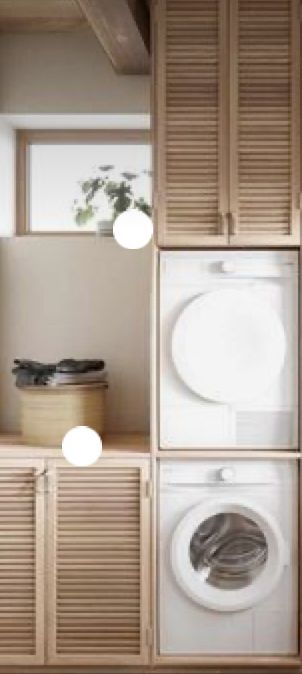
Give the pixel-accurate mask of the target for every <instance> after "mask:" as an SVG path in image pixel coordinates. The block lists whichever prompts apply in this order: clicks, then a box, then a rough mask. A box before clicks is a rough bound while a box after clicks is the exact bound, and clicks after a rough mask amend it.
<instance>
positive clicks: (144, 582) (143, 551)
mask: <svg viewBox="0 0 302 674" xmlns="http://www.w3.org/2000/svg"><path fill="white" fill-rule="evenodd" d="M149 481H150V469H149V462H148V461H143V462H141V464H140V585H141V587H140V620H141V635H140V637H141V662H142V664H148V662H149V654H150V644H149V641H148V634H149V633H150V631H151V615H150V495H149V490H148V489H147V486H148V485H150V482H149Z"/></svg>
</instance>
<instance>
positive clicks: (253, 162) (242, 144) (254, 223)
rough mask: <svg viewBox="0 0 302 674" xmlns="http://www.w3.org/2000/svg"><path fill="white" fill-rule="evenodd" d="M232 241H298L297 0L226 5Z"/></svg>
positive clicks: (243, 1) (245, 0) (271, 243)
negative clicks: (229, 94)
mask: <svg viewBox="0 0 302 674" xmlns="http://www.w3.org/2000/svg"><path fill="white" fill-rule="evenodd" d="M230 12H231V16H230V50H231V51H230V56H231V67H230V82H231V98H230V103H231V114H230V124H231V141H230V191H231V195H230V202H231V203H230V211H231V214H232V215H231V222H230V233H231V238H230V243H231V244H234V245H260V246H261V245H263V246H274V245H276V246H282V245H284V246H286V245H297V244H299V241H300V238H299V237H300V211H299V208H300V203H299V201H300V184H299V152H300V140H299V96H300V94H299V77H300V75H299V59H300V55H299V33H300V22H299V2H298V0H230Z"/></svg>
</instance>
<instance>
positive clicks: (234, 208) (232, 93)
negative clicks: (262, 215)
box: [228, 0, 238, 240]
mask: <svg viewBox="0 0 302 674" xmlns="http://www.w3.org/2000/svg"><path fill="white" fill-rule="evenodd" d="M229 8H230V14H229V21H230V31H229V39H230V42H229V69H230V75H229V105H228V109H229V139H230V141H229V142H230V151H229V166H228V169H229V176H230V185H229V189H230V207H229V232H228V234H229V240H230V236H231V235H232V234H234V233H235V232H234V225H235V226H236V223H237V221H238V0H230V5H229Z"/></svg>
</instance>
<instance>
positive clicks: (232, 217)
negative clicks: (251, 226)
mask: <svg viewBox="0 0 302 674" xmlns="http://www.w3.org/2000/svg"><path fill="white" fill-rule="evenodd" d="M237 224H238V223H237V215H236V214H235V213H229V234H230V236H236V234H237V232H238V227H237Z"/></svg>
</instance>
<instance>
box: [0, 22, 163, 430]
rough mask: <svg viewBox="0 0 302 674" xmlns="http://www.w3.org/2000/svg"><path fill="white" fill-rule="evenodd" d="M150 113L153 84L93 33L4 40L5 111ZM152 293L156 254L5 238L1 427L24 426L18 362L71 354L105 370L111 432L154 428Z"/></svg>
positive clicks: (85, 241) (0, 266) (0, 255)
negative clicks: (112, 55) (14, 371)
mask: <svg viewBox="0 0 302 674" xmlns="http://www.w3.org/2000/svg"><path fill="white" fill-rule="evenodd" d="M148 111H149V80H148V78H146V77H124V76H117V75H115V74H114V73H113V70H112V68H111V66H110V64H109V63H108V61H107V59H106V57H105V55H104V54H103V53H102V50H101V48H100V47H99V45H98V43H97V42H96V40H95V38H94V37H93V36H92V34H89V33H87V32H84V33H74V34H64V35H63V34H62V35H45V36H39V35H32V36H31V35H11V36H9V35H6V36H2V37H1V39H0V113H4V112H10V113H13V114H18V113H20V114H21V113H45V114H46V113H72V114H74V113H96V112H98V113H112V114H119V113H141V112H148ZM40 122H41V120H40ZM40 125H41V124H40ZM5 142H6V141H5ZM0 217H1V216H0ZM149 288H150V249H149V250H148V249H145V250H142V251H126V250H123V249H121V248H120V247H119V246H117V245H116V244H115V242H114V241H113V240H109V239H99V238H97V237H94V236H92V237H83V238H81V237H62V238H61V237H58V238H56V237H35V238H25V239H24V238H23V239H22V238H21V239H14V238H8V239H1V240H0V429H1V430H4V431H15V430H17V429H18V426H19V410H18V394H17V391H16V389H15V387H14V383H13V378H12V375H11V374H10V370H11V366H12V361H13V358H15V357H17V356H18V357H26V358H37V359H41V360H46V361H47V360H56V359H59V358H62V357H65V356H74V357H79V358H83V357H104V358H105V360H106V361H107V363H108V369H109V374H110V391H109V396H108V406H107V410H108V423H107V428H108V430H111V431H119V430H140V431H144V430H147V429H148V427H149V410H148V408H149V403H148V387H149V384H148V365H149Z"/></svg>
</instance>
